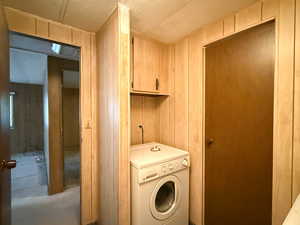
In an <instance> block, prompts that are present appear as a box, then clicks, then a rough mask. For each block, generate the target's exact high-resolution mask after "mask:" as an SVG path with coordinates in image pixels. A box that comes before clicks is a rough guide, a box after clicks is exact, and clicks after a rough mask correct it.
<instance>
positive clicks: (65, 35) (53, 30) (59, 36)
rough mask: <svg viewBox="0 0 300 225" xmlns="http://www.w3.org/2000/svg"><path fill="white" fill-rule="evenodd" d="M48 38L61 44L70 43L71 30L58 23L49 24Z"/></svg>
mask: <svg viewBox="0 0 300 225" xmlns="http://www.w3.org/2000/svg"><path fill="white" fill-rule="evenodd" d="M49 38H51V39H55V40H56V41H58V42H62V43H70V44H71V43H72V42H71V40H72V34H71V28H70V27H68V26H65V25H63V24H60V23H50V24H49Z"/></svg>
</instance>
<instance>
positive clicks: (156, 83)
mask: <svg viewBox="0 0 300 225" xmlns="http://www.w3.org/2000/svg"><path fill="white" fill-rule="evenodd" d="M155 88H156V90H158V89H159V79H158V78H156V80H155Z"/></svg>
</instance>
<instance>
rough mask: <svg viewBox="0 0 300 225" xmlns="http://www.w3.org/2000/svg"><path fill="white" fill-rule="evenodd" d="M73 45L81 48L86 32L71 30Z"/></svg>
mask: <svg viewBox="0 0 300 225" xmlns="http://www.w3.org/2000/svg"><path fill="white" fill-rule="evenodd" d="M71 34H72V45H75V46H81V45H82V44H83V43H82V42H83V36H84V32H83V31H81V30H78V29H74V28H72V29H71Z"/></svg>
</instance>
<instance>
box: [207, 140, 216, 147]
mask: <svg viewBox="0 0 300 225" xmlns="http://www.w3.org/2000/svg"><path fill="white" fill-rule="evenodd" d="M206 143H207V146H211V145H212V144H213V143H215V140H214V139H213V138H209V139H208V140H207V142H206Z"/></svg>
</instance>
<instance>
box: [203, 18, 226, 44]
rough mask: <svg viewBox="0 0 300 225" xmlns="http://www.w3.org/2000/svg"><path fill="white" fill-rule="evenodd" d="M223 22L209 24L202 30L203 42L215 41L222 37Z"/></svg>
mask: <svg viewBox="0 0 300 225" xmlns="http://www.w3.org/2000/svg"><path fill="white" fill-rule="evenodd" d="M223 25H224V23H223V20H219V21H217V22H215V23H212V24H209V25H207V26H205V27H204V28H203V40H204V42H206V43H209V42H212V41H216V40H218V39H220V38H222V37H223V30H224V27H223Z"/></svg>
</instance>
